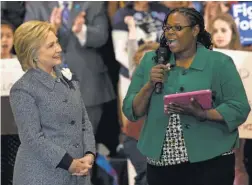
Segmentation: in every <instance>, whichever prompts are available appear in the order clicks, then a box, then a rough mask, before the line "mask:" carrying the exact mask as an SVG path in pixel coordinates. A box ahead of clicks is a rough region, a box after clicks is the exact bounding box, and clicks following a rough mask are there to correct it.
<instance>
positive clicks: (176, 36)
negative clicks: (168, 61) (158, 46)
mask: <svg viewBox="0 0 252 185" xmlns="http://www.w3.org/2000/svg"><path fill="white" fill-rule="evenodd" d="M166 26H167V27H169V26H173V28H174V29H176V28H180V27H181V28H182V29H181V30H180V31H179V29H177V31H174V30H172V29H170V30H166V31H165V38H166V40H167V41H168V46H169V48H170V50H171V52H173V53H180V52H184V51H187V50H189V49H190V48H192V45H193V44H194V43H195V42H196V37H197V35H198V33H199V28H198V26H194V27H191V23H190V21H189V20H188V18H187V17H186V16H185V15H183V14H181V13H179V12H175V13H172V14H171V15H170V16H169V17H168V19H167V22H166ZM185 26H187V27H185Z"/></svg>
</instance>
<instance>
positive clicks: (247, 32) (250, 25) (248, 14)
mask: <svg viewBox="0 0 252 185" xmlns="http://www.w3.org/2000/svg"><path fill="white" fill-rule="evenodd" d="M231 14H232V16H233V17H234V20H235V23H236V25H237V27H238V30H239V33H240V39H241V44H242V45H250V44H252V2H238V3H237V4H233V5H232V9H231Z"/></svg>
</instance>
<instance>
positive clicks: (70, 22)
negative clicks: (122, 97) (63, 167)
mask: <svg viewBox="0 0 252 185" xmlns="http://www.w3.org/2000/svg"><path fill="white" fill-rule="evenodd" d="M29 20H41V21H49V22H50V23H52V24H54V25H55V27H56V28H57V35H58V38H59V43H60V45H61V47H62V50H63V52H62V54H63V63H64V64H67V66H68V67H69V69H70V70H71V71H73V73H75V74H76V76H77V78H78V79H79V81H80V91H81V94H82V98H83V100H84V101H85V105H86V108H87V112H88V115H89V118H90V120H91V123H92V124H93V131H94V133H96V131H97V128H98V126H99V123H100V119H101V116H102V113H103V105H104V103H106V102H109V101H112V100H114V99H115V98H116V97H115V92H114V89H113V85H112V83H111V79H110V78H109V74H108V68H107V66H106V65H105V64H104V61H103V60H102V57H101V54H100V52H99V48H100V47H102V46H103V45H104V44H105V43H106V42H107V39H108V20H107V16H106V12H105V7H104V2H101V1H99V2H98V1H97V2H93V1H64V2H63V1H48V2H38V1H37V2H26V15H25V21H29Z"/></svg>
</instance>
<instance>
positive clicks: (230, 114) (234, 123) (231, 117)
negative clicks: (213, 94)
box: [216, 104, 242, 132]
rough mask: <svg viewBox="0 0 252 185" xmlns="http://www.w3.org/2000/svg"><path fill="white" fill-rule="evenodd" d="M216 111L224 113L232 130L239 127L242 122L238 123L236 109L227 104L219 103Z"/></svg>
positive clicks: (229, 128) (223, 115) (226, 121)
mask: <svg viewBox="0 0 252 185" xmlns="http://www.w3.org/2000/svg"><path fill="white" fill-rule="evenodd" d="M216 111H217V112H219V113H220V114H221V115H222V117H223V119H224V121H225V123H226V124H227V126H228V130H229V131H230V132H233V131H234V130H235V129H237V128H238V126H239V125H240V124H239V123H238V122H239V121H238V120H237V118H236V115H237V113H236V111H234V110H233V109H231V108H230V107H229V106H228V105H227V104H221V105H219V106H218V107H216ZM241 124H242V123H241Z"/></svg>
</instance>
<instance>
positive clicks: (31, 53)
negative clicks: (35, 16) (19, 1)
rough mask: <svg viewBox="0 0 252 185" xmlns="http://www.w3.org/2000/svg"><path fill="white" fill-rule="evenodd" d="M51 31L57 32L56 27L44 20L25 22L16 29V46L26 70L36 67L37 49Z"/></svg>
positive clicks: (20, 60)
mask: <svg viewBox="0 0 252 185" xmlns="http://www.w3.org/2000/svg"><path fill="white" fill-rule="evenodd" d="M50 31H52V32H53V33H54V34H56V29H55V27H54V26H53V25H52V24H50V23H48V22H43V21H28V22H25V23H23V24H21V25H20V26H19V27H18V28H17V30H16V31H15V34H14V48H15V51H16V54H17V58H18V60H19V62H20V64H21V66H22V69H23V70H24V71H26V70H28V69H30V68H36V63H35V60H34V59H35V58H36V55H37V51H38V50H39V48H40V46H41V44H42V43H43V42H44V41H45V39H46V37H47V35H48V33H49V32H50Z"/></svg>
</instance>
